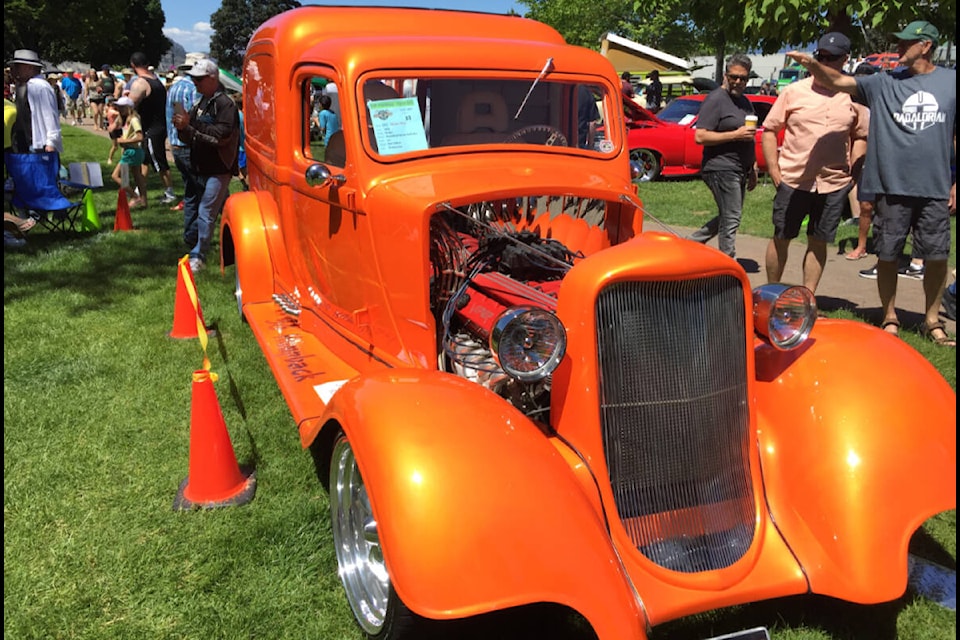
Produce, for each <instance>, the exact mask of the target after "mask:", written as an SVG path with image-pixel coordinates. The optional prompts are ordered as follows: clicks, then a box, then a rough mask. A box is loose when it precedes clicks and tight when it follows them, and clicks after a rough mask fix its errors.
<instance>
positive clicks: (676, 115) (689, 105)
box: [657, 98, 703, 124]
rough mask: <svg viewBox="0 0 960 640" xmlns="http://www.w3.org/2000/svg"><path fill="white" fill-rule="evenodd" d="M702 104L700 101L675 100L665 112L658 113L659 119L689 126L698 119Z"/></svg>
mask: <svg viewBox="0 0 960 640" xmlns="http://www.w3.org/2000/svg"><path fill="white" fill-rule="evenodd" d="M701 104H703V103H702V102H700V101H699V100H689V99H688V100H684V99H683V98H678V99H677V100H674V101H672V102H671V103H670V104H668V105H667V106H666V107H665V108H664V109H663V111H661V112H660V113H658V114H657V117H658V118H660V119H661V120H665V121H666V122H673V123H675V124H687V123H689V122H691V121H692V120H693V119H694V118H696V117H697V114H698V113H700V105H701Z"/></svg>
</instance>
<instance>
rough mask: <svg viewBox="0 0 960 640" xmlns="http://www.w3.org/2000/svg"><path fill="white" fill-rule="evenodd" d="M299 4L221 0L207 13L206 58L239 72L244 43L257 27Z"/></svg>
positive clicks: (273, 0) (277, 0)
mask: <svg viewBox="0 0 960 640" xmlns="http://www.w3.org/2000/svg"><path fill="white" fill-rule="evenodd" d="M299 6H300V3H299V2H297V0H223V3H222V4H221V5H220V8H219V9H217V10H216V11H214V12H213V15H211V16H210V26H211V27H212V28H213V37H211V38H210V57H212V58H213V59H215V60H216V61H217V62H218V64H219V65H220V66H221V67H223V68H224V69H229V70H231V71H233V72H235V73H239V72H240V70H241V68H242V67H243V55H244V53H246V51H247V43H248V42H249V41H250V36H252V35H253V32H254V31H256V29H257V27H259V26H260V25H261V24H263V23H264V22H266V21H267V20H269V19H270V18H272V17H273V16H275V15H277V14H280V13H283V12H284V11H289V10H290V9H295V8H297V7H299Z"/></svg>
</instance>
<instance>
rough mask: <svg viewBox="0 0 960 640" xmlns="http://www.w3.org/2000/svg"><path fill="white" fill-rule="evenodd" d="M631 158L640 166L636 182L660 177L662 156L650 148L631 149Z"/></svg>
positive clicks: (649, 180)
mask: <svg viewBox="0 0 960 640" xmlns="http://www.w3.org/2000/svg"><path fill="white" fill-rule="evenodd" d="M630 160H632V161H633V162H636V163H637V164H638V165H639V166H640V175H639V176H637V178H636V180H635V181H636V182H652V181H654V180H656V179H657V178H659V177H660V169H661V167H660V158H659V157H658V156H657V154H656V153H654V152H653V151H651V150H650V149H631V150H630Z"/></svg>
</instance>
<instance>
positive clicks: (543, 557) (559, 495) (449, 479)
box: [324, 370, 646, 639]
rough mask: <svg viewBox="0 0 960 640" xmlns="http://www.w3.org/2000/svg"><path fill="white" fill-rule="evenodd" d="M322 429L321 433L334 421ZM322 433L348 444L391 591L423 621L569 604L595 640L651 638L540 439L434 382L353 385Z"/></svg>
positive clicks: (598, 518)
mask: <svg viewBox="0 0 960 640" xmlns="http://www.w3.org/2000/svg"><path fill="white" fill-rule="evenodd" d="M328 421H329V422H328ZM324 422H326V423H328V424H332V423H334V422H335V423H338V424H339V425H340V426H341V427H342V428H343V429H344V431H345V433H346V434H347V437H348V438H349V440H350V442H351V444H352V447H353V449H354V452H355V454H356V458H357V463H358V465H359V467H360V471H361V474H362V475H363V479H364V483H365V485H366V487H367V491H368V495H369V497H370V500H371V503H372V505H373V511H374V514H375V517H376V520H377V524H378V531H379V535H380V540H381V543H382V545H383V551H384V556H385V559H386V563H387V566H388V569H389V571H390V576H391V579H392V581H393V585H394V587H395V589H396V591H397V593H398V595H399V596H400V598H401V599H402V600H403V601H404V603H405V604H406V605H407V606H408V607H410V608H411V609H412V610H413V611H415V612H417V613H418V614H420V615H423V616H426V617H430V618H460V617H465V616H470V615H475V614H479V613H483V612H487V611H492V610H498V609H504V608H508V607H512V606H519V605H523V604H529V603H534V602H554V603H559V604H563V605H566V606H569V607H571V608H573V609H575V610H576V611H578V612H579V613H580V614H582V615H583V616H584V617H585V618H586V619H587V620H588V621H589V622H590V623H591V625H593V628H594V630H595V631H596V632H597V633H598V635H599V637H601V638H625V639H627V638H632V639H642V638H645V637H646V636H645V633H644V628H645V622H644V621H643V618H642V616H641V614H640V607H639V605H638V603H637V601H636V599H635V598H634V596H633V595H632V590H631V587H630V586H629V583H628V581H627V579H626V577H625V576H624V574H623V572H622V568H621V565H620V563H619V562H618V560H617V556H616V553H615V551H614V549H613V547H612V545H611V543H610V539H609V536H608V535H607V531H606V525H605V522H604V518H603V514H602V513H599V512H598V511H597V509H596V508H595V507H594V505H595V504H596V498H595V496H594V498H593V500H591V498H590V497H588V495H587V494H586V493H585V491H584V488H583V487H582V485H581V484H579V483H578V482H577V480H576V479H575V478H574V473H573V471H572V470H571V467H570V466H569V465H568V463H567V462H565V460H564V457H563V456H562V455H561V454H560V453H559V452H558V450H557V448H556V447H555V446H554V444H553V443H552V442H551V440H550V439H549V438H548V437H547V435H545V433H544V432H543V431H542V430H541V429H540V428H539V427H538V426H537V425H535V424H534V423H533V422H531V421H530V420H529V419H528V418H527V417H526V416H524V415H523V414H521V413H520V412H519V411H517V410H516V409H514V408H513V407H512V406H511V405H510V404H508V403H507V402H506V401H504V400H503V399H502V398H500V397H498V396H497V395H495V394H493V393H491V392H489V391H487V390H485V389H484V388H482V387H480V386H478V385H476V384H473V383H471V382H468V381H465V380H463V379H461V378H457V377H456V376H452V375H449V374H444V373H439V372H435V371H421V370H416V371H415V370H405V371H390V372H384V373H379V374H376V375H374V376H369V377H361V378H356V379H354V380H353V381H351V382H349V383H347V384H346V385H344V386H343V387H342V388H341V389H340V390H339V392H337V393H336V395H334V396H333V398H332V399H331V402H330V404H329V405H328V411H327V414H326V415H325V420H324Z"/></svg>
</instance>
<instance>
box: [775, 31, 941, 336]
mask: <svg viewBox="0 0 960 640" xmlns="http://www.w3.org/2000/svg"><path fill="white" fill-rule="evenodd" d="M891 35H892V36H893V37H894V38H896V40H897V54H898V55H899V56H900V60H899V63H900V65H901V67H902V68H901V69H898V70H897V71H895V72H893V73H876V74H873V75H871V76H848V75H843V74H841V73H839V72H837V71H836V70H834V69H831V68H830V67H828V66H826V65H824V64H822V63H820V62H818V61H817V60H815V59H814V58H813V57H811V56H810V54H808V53H802V52H798V51H791V52H789V53H787V56H789V57H790V58H792V59H793V60H796V61H797V62H799V63H800V64H802V65H803V66H805V67H807V68H808V69H809V70H810V72H811V73H812V74H813V75H814V77H816V78H817V80H818V81H820V82H821V83H822V84H824V85H826V86H827V87H829V88H831V89H834V90H839V91H846V92H847V93H850V94H852V95H854V96H859V97H860V98H862V99H863V101H864V104H866V105H867V107H869V108H870V143H869V144H868V145H867V157H866V162H865V163H864V167H863V180H862V182H861V185H860V188H861V189H862V190H863V191H866V192H869V193H873V194H876V197H877V200H876V203H875V215H874V236H875V237H874V240H875V246H876V250H877V259H878V261H877V292H878V294H879V296H880V305H881V307H882V310H883V319H882V320H881V328H882V329H883V330H884V331H887V332H888V333H891V334H894V335H898V334H899V329H900V321H899V319H898V318H897V309H896V297H897V276H898V266H899V261H900V257H901V255H902V253H903V249H904V246H905V244H906V239H907V236H908V235H909V234H911V233H912V237H913V257H914V258H916V259H923V260H924V269H925V270H924V274H923V293H924V303H925V308H924V309H923V313H924V321H923V323H922V325H921V333H923V334H924V335H925V336H926V337H928V338H929V339H930V340H931V341H933V343H934V344H936V345H937V346H944V347H956V344H957V343H956V340H955V339H954V338H952V337H950V336H949V335H947V332H946V330H945V328H944V325H943V322H941V321H940V317H939V314H940V301H941V296H942V294H943V290H944V288H945V287H946V284H947V260H948V258H949V257H950V244H951V241H950V240H951V230H950V216H951V215H952V214H955V213H956V210H957V185H956V182H954V177H953V176H952V175H951V171H950V164H951V157H952V153H953V151H954V140H955V139H956V116H957V72H956V70H955V69H946V68H944V67H939V66H937V65H935V64H933V62H932V59H933V53H934V51H935V50H936V48H937V44H938V43H939V41H940V32H939V30H938V29H937V28H936V27H935V26H933V25H932V24H930V23H929V22H926V21H924V20H916V21H914V22H911V23H910V24H908V25H907V26H906V28H904V29H903V30H902V31H900V32H897V33H894V34H891Z"/></svg>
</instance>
